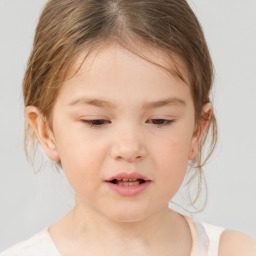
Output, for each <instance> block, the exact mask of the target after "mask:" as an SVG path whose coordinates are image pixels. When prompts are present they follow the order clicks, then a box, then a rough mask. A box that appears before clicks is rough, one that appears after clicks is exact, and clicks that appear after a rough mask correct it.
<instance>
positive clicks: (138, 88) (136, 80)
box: [48, 44, 197, 221]
mask: <svg viewBox="0 0 256 256" xmlns="http://www.w3.org/2000/svg"><path fill="white" fill-rule="evenodd" d="M94 57H95V58H94ZM81 59H82V58H81ZM81 59H80V60H78V63H77V65H78V66H79V63H80V62H79V61H81ZM156 61H157V62H158V63H161V61H162V63H164V62H163V60H161V59H160V56H159V59H158V60H157V59H156ZM89 99H90V101H91V103H86V101H89ZM91 99H93V100H91ZM165 100H167V101H170V103H169V104H164V103H163V104H157V103H156V104H155V105H159V106H153V104H150V102H162V101H165ZM104 102H108V104H107V103H106V104H105V103H104ZM112 105H114V106H112ZM52 117H53V134H54V135H53V136H54V143H55V145H56V149H52V150H56V152H55V153H56V154H57V155H58V157H59V158H60V161H61V164H62V167H63V170H64V172H65V174H66V176H67V179H68V180H69V182H70V184H71V186H72V187H73V189H74V190H75V193H76V197H77V199H78V202H80V203H81V204H82V205H83V206H85V207H90V209H93V210H96V211H97V212H98V213H100V214H103V215H104V216H107V217H109V218H111V219H115V220H119V221H133V220H139V219H142V218H145V217H146V216H149V215H152V214H153V213H155V212H157V211H159V210H160V209H164V208H165V207H167V206H168V202H169V200H170V199H171V198H172V197H173V196H174V195H175V193H176V192H177V191H178V189H179V187H180V185H181V183H182V181H183V178H184V175H185V173H186V170H187V164H188V160H189V159H192V158H193V157H194V156H195V153H196V149H197V139H196V135H195V132H194V131H195V120H194V106H193V100H192V97H191V93H190V89H189V86H188V85H186V84H185V83H184V82H182V81H181V80H180V79H179V78H177V77H175V76H171V75H170V74H169V73H167V72H166V71H164V70H163V69H161V68H160V67H158V66H156V65H154V64H152V63H150V62H148V61H146V60H144V59H142V58H140V57H138V56H136V55H134V54H132V53H131V52H128V51H126V50H125V49H123V48H121V47H120V46H118V45H114V44H113V45H111V46H109V47H107V48H105V49H104V50H102V51H100V52H99V53H98V54H97V55H91V56H90V58H89V59H87V60H86V61H85V62H84V64H83V65H82V66H81V69H80V70H79V72H78V73H77V74H76V75H75V76H74V77H72V78H71V79H67V80H66V81H65V83H64V84H63V86H62V88H61V90H60V93H59V95H58V98H57V101H56V104H55V106H54V109H53V116H52ZM97 119H100V120H104V121H96V122H94V123H93V126H91V127H90V125H89V124H88V123H86V120H97ZM164 120H171V122H169V121H164ZM48 156H50V158H51V154H50V153H48ZM134 172H135V173H138V174H141V175H143V176H146V177H147V178H148V179H149V180H150V181H148V183H149V184H148V186H146V187H145V189H144V190H142V191H141V192H140V193H138V194H136V193H135V194H132V193H131V194H129V191H128V194H127V193H126V194H122V193H121V194H120V193H118V192H116V191H115V190H113V189H112V188H111V186H109V185H110V184H109V182H106V180H109V179H110V178H111V177H113V176H115V175H117V174H120V173H128V174H129V173H134ZM139 186H141V185H139ZM126 192H127V191H126Z"/></svg>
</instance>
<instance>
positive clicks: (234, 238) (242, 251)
mask: <svg viewBox="0 0 256 256" xmlns="http://www.w3.org/2000/svg"><path fill="white" fill-rule="evenodd" d="M241 255H243V256H255V255H256V241H255V239H253V238H251V237H250V236H248V235H246V234H244V233H242V232H239V231H234V230H225V231H223V232H222V234H221V237H220V243H219V256H241Z"/></svg>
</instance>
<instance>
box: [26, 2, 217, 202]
mask: <svg viewBox="0 0 256 256" xmlns="http://www.w3.org/2000/svg"><path fill="white" fill-rule="evenodd" d="M111 41H112V42H113V41H115V42H118V43H119V44H121V45H122V46H123V47H126V48H127V49H129V50H130V51H132V52H134V53H136V54H137V55H139V56H141V57H143V58H145V59H147V60H149V61H151V60H150V59H149V58H148V57H147V56H143V55H142V53H141V51H139V50H138V45H137V46H136V44H138V43H139V42H140V43H141V44H140V45H141V46H142V47H144V48H145V46H147V48H148V49H150V48H152V49H155V50H160V51H161V52H162V53H164V54H165V56H166V58H169V60H171V61H172V62H173V61H175V60H176V59H177V58H175V56H178V58H179V59H180V60H181V61H182V63H183V64H185V67H186V69H187V71H188V74H189V85H190V88H191V94H192V97H193V101H194V106H195V115H196V116H195V119H196V121H197V122H198V121H199V120H200V118H201V117H202V116H201V111H202V106H203V105H204V104H206V103H209V102H210V99H209V94H210V90H211V87H212V82H213V81H212V80H213V65H212V61H211V57H210V54H209V51H208V47H207V44H206V41H205V38H204V34H203V32H202V29H201V26H200V24H199V22H198V20H197V18H196V16H195V15H194V13H193V11H192V10H191V8H190V7H189V5H188V4H187V2H186V1H185V0H154V1H153V0H136V1H134V0H50V1H48V3H47V4H46V6H45V8H44V10H43V12H42V14H41V17H40V20H39V23H38V25H37V28H36V34H35V38H34V44H33V50H32V53H31V55H30V58H29V62H28V66H27V70H26V73H25V76H24V80H23V96H24V104H25V106H29V105H34V106H37V107H38V108H39V109H40V110H41V112H42V113H43V115H44V116H45V117H46V119H49V117H50V114H51V110H52V107H53V105H54V103H55V100H56V98H57V95H58V91H59V89H60V87H61V84H62V83H63V81H64V79H65V78H66V74H67V71H68V70H69V69H70V67H71V66H72V64H73V63H74V61H75V60H76V59H77V57H78V56H79V54H81V52H82V51H84V50H87V56H88V55H89V54H90V53H91V52H92V51H93V50H94V49H97V48H100V47H101V46H102V45H104V44H106V43H107V42H111ZM151 62H152V61H151ZM155 64H157V63H155ZM157 65H159V64H157ZM169 71H170V72H173V69H172V70H170V69H169ZM175 73H176V74H177V75H178V76H179V77H180V78H181V79H183V80H184V77H183V75H182V72H181V71H180V67H179V65H178V64H177V63H176V65H175ZM25 126H26V128H25V151H26V153H28V144H29V143H31V144H32V147H34V152H35V151H36V146H37V140H36V137H35V134H33V132H32V130H31V128H30V127H29V125H28V123H27V122H26V124H25ZM210 130H211V132H210ZM209 134H210V135H211V141H210V147H209V154H208V155H207V157H206V159H205V160H204V161H203V159H202V150H203V146H204V144H205V141H206V138H207V137H208V135H209ZM216 141H217V125H216V120H215V116H214V115H212V116H211V120H210V125H209V128H208V130H207V132H206V133H205V135H204V138H203V139H202V141H201V144H200V149H199V153H198V155H197V157H196V159H195V160H194V161H192V164H191V166H192V167H194V170H196V172H195V175H193V176H192V177H191V179H190V180H189V182H190V181H191V180H192V179H193V178H194V177H195V176H196V174H199V180H200V181H201V180H202V177H203V176H202V175H203V173H202V166H203V165H204V164H205V162H206V160H207V159H208V158H209V156H210V155H211V153H212V151H213V149H214V147H215V144H216ZM192 169H193V168H192ZM201 183H202V182H199V187H198V193H197V195H196V197H195V200H194V202H193V203H195V201H196V200H197V198H198V195H199V192H200V190H201ZM193 203H192V204H193Z"/></svg>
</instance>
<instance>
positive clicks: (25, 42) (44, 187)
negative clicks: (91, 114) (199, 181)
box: [0, 0, 256, 250]
mask: <svg viewBox="0 0 256 256" xmlns="http://www.w3.org/2000/svg"><path fill="white" fill-rule="evenodd" d="M45 2H46V1H45V0H31V1H29V0H0V163H1V167H0V250H3V249H5V248H6V247H8V246H10V245H12V244H14V243H16V242H18V241H20V240H23V239H27V238H28V237H29V236H31V235H33V234H34V233H36V232H38V231H40V230H41V229H42V228H44V227H46V226H48V225H50V224H51V223H53V222H55V221H56V220H58V219H59V218H60V217H61V216H62V215H64V214H65V212H66V211H68V210H69V209H70V208H71V207H72V205H73V192H72V190H71V189H70V187H69V186H68V184H67V182H66V180H65V178H63V177H62V176H61V175H58V174H56V172H55V170H54V169H52V168H51V166H50V164H46V165H45V167H44V170H43V172H41V173H40V174H38V175H35V174H34V173H33V170H32V167H31V166H30V165H29V164H28V163H27V161H26V158H25V155H24V153H23V105H22V98H21V80H22V76H23V73H24V70H25V64H26V61H27V58H28V54H29V52H30V50H31V45H32V38H33V34H34V28H35V25H36V22H37V19H38V16H39V13H40V11H41V8H42V6H43V4H44V3H45ZM189 2H190V4H191V6H192V8H193V9H194V11H195V12H196V14H197V16H198V18H199V20H200V21H201V23H202V26H203V29H204V31H205V35H206V38H207V41H208V44H209V47H210V51H211V54H212V57H213V61H214V64H215V69H216V79H215V90H214V97H215V100H214V107H215V111H216V115H217V119H218V123H219V144H218V148H217V150H216V152H215V154H214V157H213V158H212V160H211V161H210V162H209V164H208V165H207V166H206V167H205V174H206V178H207V184H208V191H209V196H208V204H207V207H206V209H205V210H204V211H203V213H200V214H194V215H193V217H195V218H196V219H199V220H201V221H205V222H208V223H211V224H215V225H219V226H223V227H225V228H228V229H237V230H240V231H243V232H246V233H248V234H250V235H251V236H254V237H256V203H255V202H256V200H255V196H256V167H255V159H256V135H255V131H256V116H255V110H256V75H255V73H256V69H255V68H256V15H255V13H256V1H255V0H251V1H250V0H245V1H241V0H225V1H223V0H209V1H207V0H193V1H189Z"/></svg>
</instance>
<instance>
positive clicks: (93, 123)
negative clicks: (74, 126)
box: [82, 119, 110, 128]
mask: <svg viewBox="0 0 256 256" xmlns="http://www.w3.org/2000/svg"><path fill="white" fill-rule="evenodd" d="M82 122H83V123H85V124H86V125H88V126H89V127H96V128H97V127H100V126H103V125H105V124H106V123H110V121H108V120H105V119H95V120H84V119H83V120H82Z"/></svg>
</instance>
